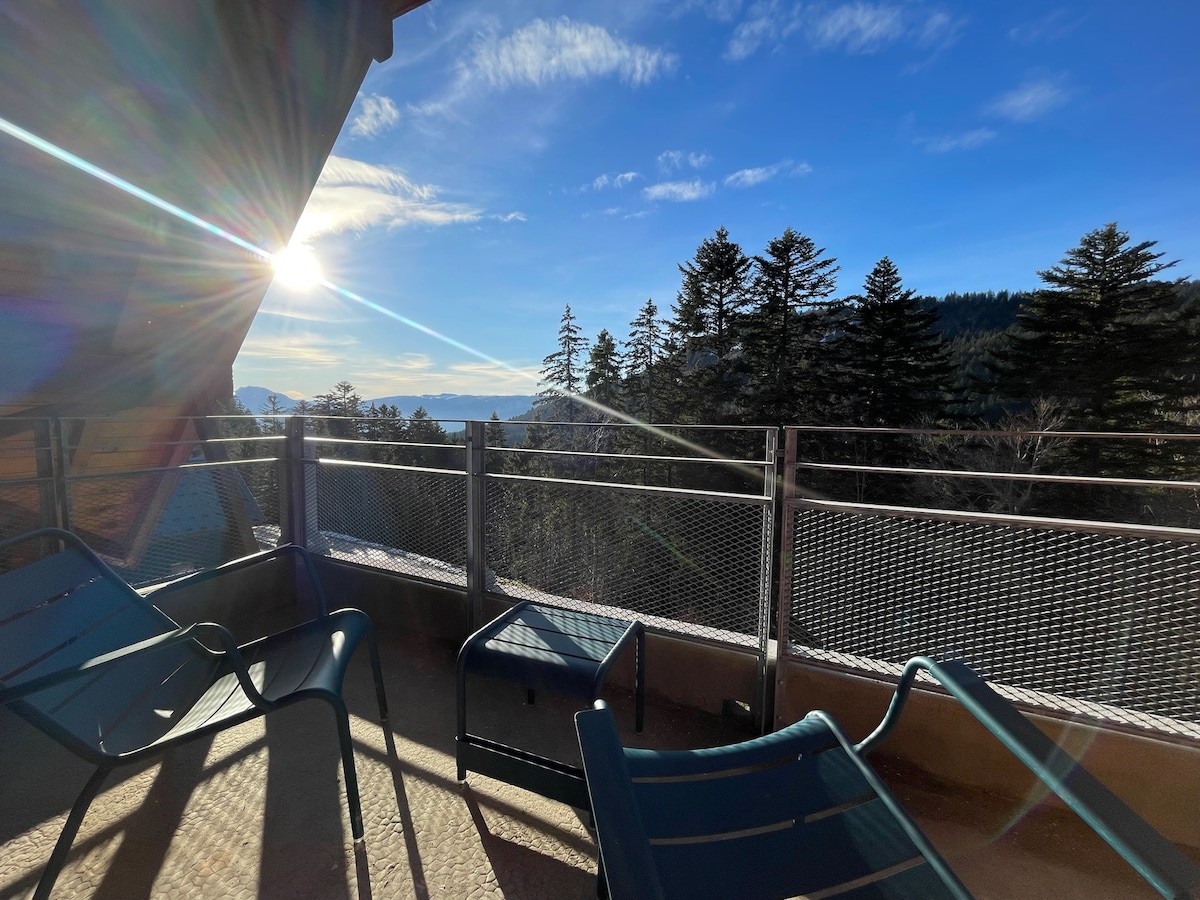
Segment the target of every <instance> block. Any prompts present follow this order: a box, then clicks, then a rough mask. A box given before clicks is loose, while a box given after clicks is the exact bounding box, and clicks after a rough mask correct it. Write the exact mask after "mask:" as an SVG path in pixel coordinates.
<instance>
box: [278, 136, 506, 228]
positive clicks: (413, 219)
mask: <svg viewBox="0 0 1200 900" xmlns="http://www.w3.org/2000/svg"><path fill="white" fill-rule="evenodd" d="M440 192H441V189H440V188H438V187H437V186H436V185H432V184H417V183H415V182H413V181H410V180H409V179H408V178H407V177H406V176H405V175H404V174H403V173H401V172H399V171H397V170H395V169H391V168H388V167H387V166H376V165H372V164H370V163H364V162H358V161H357V160H352V159H345V158H343V157H340V156H330V157H329V159H328V160H327V161H326V162H325V168H324V169H323V170H322V172H321V177H320V178H319V179H318V180H317V186H316V187H315V188H314V189H313V192H312V196H311V197H310V198H309V200H308V205H307V206H306V207H305V208H304V214H303V215H301V217H300V221H299V222H298V223H297V225H296V232H295V235H294V236H293V240H299V241H301V242H307V241H310V240H312V239H313V238H315V237H319V236H320V235H324V234H338V233H341V232H345V231H358V232H361V231H365V230H367V229H368V228H374V227H378V226H385V227H388V228H396V227H400V226H403V225H452V224H456V223H461V222H476V221H478V220H479V219H480V218H481V217H482V211H481V210H479V209H477V208H475V207H472V206H468V205H466V204H462V203H449V202H446V201H442V200H439V199H437V198H438V194H439V193H440Z"/></svg>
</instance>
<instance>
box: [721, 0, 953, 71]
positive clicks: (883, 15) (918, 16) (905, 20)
mask: <svg viewBox="0 0 1200 900" xmlns="http://www.w3.org/2000/svg"><path fill="white" fill-rule="evenodd" d="M961 27H962V21H961V20H956V19H953V18H952V17H951V16H950V15H948V14H947V13H944V12H941V11H940V10H935V11H933V12H931V13H928V14H923V13H920V12H918V11H915V10H912V9H911V8H908V7H905V6H902V5H890V4H886V3H863V2H854V3H842V4H839V5H837V6H833V7H827V6H826V7H822V6H816V5H814V6H804V5H802V4H799V3H784V2H781V0H759V2H758V3H755V4H754V5H753V6H751V7H750V8H749V9H748V10H747V12H746V16H745V18H744V19H743V20H742V22H741V23H740V24H739V25H738V26H737V28H735V29H734V32H733V35H732V37H731V38H730V40H729V44H728V45H727V46H726V48H725V58H726V59H730V60H740V59H745V58H747V57H748V56H751V55H753V54H754V53H756V52H758V50H759V49H761V48H764V47H765V48H770V49H778V48H779V47H780V46H781V45H782V44H783V42H784V41H785V40H786V39H787V38H789V37H790V36H791V35H793V34H796V33H801V34H803V35H804V37H805V39H806V40H807V41H808V44H809V46H811V47H812V48H813V49H814V50H841V51H844V52H846V53H857V54H869V53H877V52H879V51H880V50H882V49H884V48H885V47H887V46H889V45H891V44H896V43H900V42H907V43H910V44H913V45H915V46H916V47H919V48H921V49H925V50H929V49H934V50H941V49H944V48H946V47H948V46H950V45H951V44H953V43H954V42H955V41H957V40H958V36H959V33H960V31H961Z"/></svg>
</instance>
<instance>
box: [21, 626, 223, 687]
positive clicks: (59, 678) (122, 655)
mask: <svg viewBox="0 0 1200 900" xmlns="http://www.w3.org/2000/svg"><path fill="white" fill-rule="evenodd" d="M198 627H199V626H198V625H190V626H188V627H187V628H179V629H176V630H175V631H166V632H163V633H162V634H159V635H155V636H154V637H152V638H146V640H144V641H138V642H137V643H134V644H128V645H126V646H124V647H120V648H118V649H116V650H111V651H109V652H108V653H101V654H100V655H99V656H93V657H92V658H91V659H88V660H84V661H83V662H81V663H78V664H77V665H74V666H68V667H67V668H65V669H57V670H55V671H53V672H48V673H46V674H45V675H39V676H38V677H37V678H31V679H29V680H28V681H24V682H21V683H20V684H18V685H15V686H13V687H4V688H0V704H5V703H11V702H12V701H14V700H19V699H21V698H22V697H25V696H28V695H29V694H35V693H37V692H38V691H44V690H46V689H47V688H51V687H55V686H57V685H60V684H65V683H66V682H68V681H71V680H72V679H75V678H78V677H79V676H81V675H83V674H85V673H87V672H94V671H96V670H98V669H103V668H106V667H108V666H111V665H113V664H115V663H118V662H120V661H121V660H123V659H127V658H128V657H130V656H134V655H136V654H138V653H145V652H146V651H148V650H154V649H156V648H161V647H167V646H170V645H171V644H178V643H181V642H183V641H194V640H195V633H194V632H195V630H196V629H197V628H198ZM200 646H202V647H203V646H204V645H203V644H201V645H200ZM204 649H205V651H206V652H209V653H212V652H213V651H211V650H209V648H207V647H204Z"/></svg>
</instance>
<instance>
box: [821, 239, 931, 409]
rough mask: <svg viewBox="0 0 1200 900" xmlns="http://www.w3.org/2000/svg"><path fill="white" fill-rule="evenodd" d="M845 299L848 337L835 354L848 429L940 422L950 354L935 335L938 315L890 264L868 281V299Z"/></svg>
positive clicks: (845, 335) (881, 266)
mask: <svg viewBox="0 0 1200 900" xmlns="http://www.w3.org/2000/svg"><path fill="white" fill-rule="evenodd" d="M847 299H848V301H849V303H850V304H851V305H850V307H849V309H848V311H847V312H848V316H847V318H846V322H845V326H844V330H843V331H842V333H841V334H840V335H839V336H838V337H837V338H836V339H835V340H834V341H832V342H831V347H830V350H831V353H832V356H833V359H834V365H835V367H836V369H835V371H836V372H837V373H838V376H840V377H838V379H837V383H838V385H839V387H840V391H839V392H838V393H839V394H840V395H841V397H842V401H843V403H844V406H843V415H844V419H843V421H845V422H847V423H848V424H854V425H865V426H884V427H910V426H914V425H918V424H920V423H921V422H923V421H928V420H932V419H936V418H939V417H940V416H942V414H943V413H944V412H945V409H946V390H947V384H948V381H949V377H950V348H949V345H948V344H947V343H946V341H945V340H944V339H943V338H942V335H941V333H940V332H938V331H935V330H934V329H933V326H934V323H935V322H936V321H937V310H936V309H925V308H922V306H921V304H920V303H919V301H918V300H917V297H916V293H915V292H914V291H912V290H908V289H905V288H904V287H902V286H901V281H900V272H899V270H898V269H897V268H896V264H895V263H893V262H892V261H891V260H890V259H888V258H887V257H886V256H885V257H884V258H883V259H881V260H880V261H879V262H878V263H876V264H875V268H874V269H872V270H871V273H870V274H869V275H867V279H866V282H865V284H864V285H863V293H862V294H861V295H859V296H854V297H850V298H847Z"/></svg>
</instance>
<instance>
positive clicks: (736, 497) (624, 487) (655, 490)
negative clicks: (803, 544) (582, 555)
mask: <svg viewBox="0 0 1200 900" xmlns="http://www.w3.org/2000/svg"><path fill="white" fill-rule="evenodd" d="M484 478H485V479H487V480H489V481H528V482H534V483H539V484H557V485H570V486H574V487H586V488H596V489H602V488H608V489H611V490H616V491H628V492H632V493H645V494H663V495H668V496H679V497H707V498H709V499H711V500H722V501H740V502H742V503H744V504H745V505H747V506H749V505H758V506H765V505H767V504H769V503H770V502H771V498H770V497H766V496H763V495H760V494H733V493H730V494H726V493H722V492H719V491H698V490H694V489H692V488H668V487H659V486H657V485H647V484H620V483H618V482H613V481H572V480H571V479H569V478H546V477H543V476H537V475H500V474H497V473H492V472H489V473H487V474H486V475H485V476H484Z"/></svg>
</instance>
